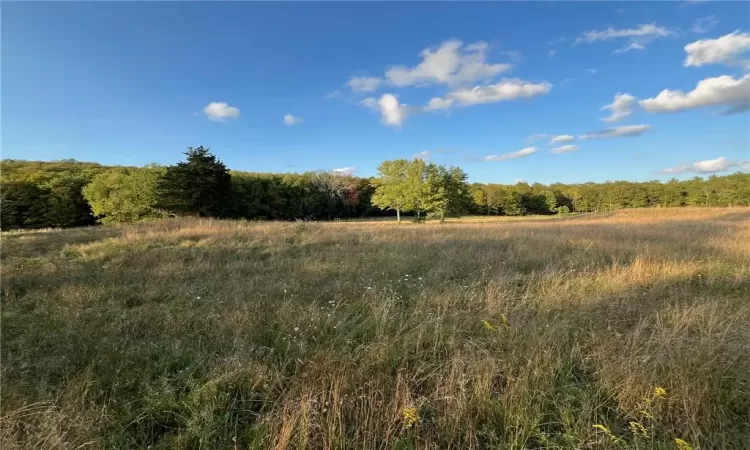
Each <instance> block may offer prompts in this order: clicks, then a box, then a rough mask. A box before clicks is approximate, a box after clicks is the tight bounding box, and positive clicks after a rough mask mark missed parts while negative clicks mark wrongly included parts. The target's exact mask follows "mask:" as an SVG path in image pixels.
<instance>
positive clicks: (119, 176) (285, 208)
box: [0, 147, 750, 230]
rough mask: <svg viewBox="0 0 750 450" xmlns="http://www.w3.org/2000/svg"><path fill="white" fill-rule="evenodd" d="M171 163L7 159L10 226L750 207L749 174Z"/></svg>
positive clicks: (4, 205)
mask: <svg viewBox="0 0 750 450" xmlns="http://www.w3.org/2000/svg"><path fill="white" fill-rule="evenodd" d="M185 156H186V157H185V160H184V161H181V162H179V163H177V164H174V165H171V166H158V165H149V166H145V167H121V166H115V167H112V166H103V165H100V164H95V163H84V162H78V161H74V160H63V161H53V162H40V161H20V160H2V161H1V162H0V169H1V172H0V227H1V228H2V229H3V230H10V229H23V228H48V227H74V226H85V225H93V224H96V223H107V222H122V223H124V222H137V221H141V220H147V219H156V218H161V217H170V216H185V215H190V216H200V217H220V218H239V219H249V220H335V219H350V218H358V217H373V216H385V215H394V216H396V217H397V219H398V220H401V219H402V216H403V215H405V214H409V215H411V217H413V218H414V219H415V220H421V219H424V218H436V219H439V220H444V219H445V218H446V217H450V216H460V215H463V214H486V215H508V216H518V215H526V214H567V213H572V212H602V211H614V210H618V209H623V208H644V207H680V206H707V207H710V206H750V174H747V173H736V174H733V175H726V176H716V175H714V176H710V177H708V178H700V177H695V178H693V179H690V180H685V181H679V180H676V179H672V180H669V181H668V182H659V181H649V182H628V181H615V182H606V183H583V184H561V183H555V184H551V185H543V184H539V183H535V184H527V183H523V182H519V183H516V184H514V185H500V184H482V183H473V184H470V183H469V182H468V177H467V175H466V173H464V172H463V170H461V169H460V168H458V167H446V166H442V165H438V164H434V163H430V162H426V161H423V160H419V159H415V160H405V159H400V160H393V161H385V162H383V163H382V164H381V165H380V166H379V167H378V175H377V176H376V177H373V178H361V177H354V176H350V175H344V174H338V173H334V172H325V171H318V172H308V173H302V174H295V173H287V174H269V173H251V172H242V171H230V170H229V169H227V168H226V166H225V165H224V164H223V163H222V162H221V161H220V160H219V159H217V158H216V156H214V155H213V154H212V153H211V152H210V151H209V150H208V149H206V148H203V147H198V148H189V149H188V151H187V152H186V153H185Z"/></svg>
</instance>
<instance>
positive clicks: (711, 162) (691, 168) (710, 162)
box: [661, 156, 750, 174]
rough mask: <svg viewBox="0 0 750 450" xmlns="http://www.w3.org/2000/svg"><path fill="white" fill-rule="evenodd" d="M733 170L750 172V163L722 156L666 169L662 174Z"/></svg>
mask: <svg viewBox="0 0 750 450" xmlns="http://www.w3.org/2000/svg"><path fill="white" fill-rule="evenodd" d="M732 168H739V169H740V170H750V161H730V160H728V159H727V158H725V157H723V156H721V157H719V158H716V159H707V160H705V161H696V162H694V163H692V164H685V165H682V166H677V167H671V168H669V169H664V170H662V171H661V173H686V172H693V173H701V174H706V173H718V172H726V171H728V170H730V169H732Z"/></svg>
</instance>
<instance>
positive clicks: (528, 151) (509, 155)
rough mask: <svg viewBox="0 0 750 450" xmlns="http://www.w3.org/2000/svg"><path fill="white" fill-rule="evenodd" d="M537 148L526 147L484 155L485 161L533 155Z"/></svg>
mask: <svg viewBox="0 0 750 450" xmlns="http://www.w3.org/2000/svg"><path fill="white" fill-rule="evenodd" d="M537 151H538V149H537V148H536V147H526V148H523V149H521V150H518V151H517V152H511V153H504V154H502V155H487V156H485V157H484V160H485V161H505V160H507V159H515V158H523V157H526V156H530V155H533V154H534V153H536V152H537Z"/></svg>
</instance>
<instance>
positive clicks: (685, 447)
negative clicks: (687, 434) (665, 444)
mask: <svg viewBox="0 0 750 450" xmlns="http://www.w3.org/2000/svg"><path fill="white" fill-rule="evenodd" d="M674 445H675V446H676V447H677V449H678V450H693V446H692V445H690V444H688V443H687V442H685V441H683V440H682V439H680V438H675V440H674Z"/></svg>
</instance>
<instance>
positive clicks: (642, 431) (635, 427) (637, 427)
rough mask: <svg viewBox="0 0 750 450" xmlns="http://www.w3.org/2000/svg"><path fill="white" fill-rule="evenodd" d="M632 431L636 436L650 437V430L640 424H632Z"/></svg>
mask: <svg viewBox="0 0 750 450" xmlns="http://www.w3.org/2000/svg"><path fill="white" fill-rule="evenodd" d="M630 431H631V432H632V433H633V434H635V435H636V436H638V435H640V436H643V437H648V430H646V427H644V426H643V424H642V423H640V422H630Z"/></svg>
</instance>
